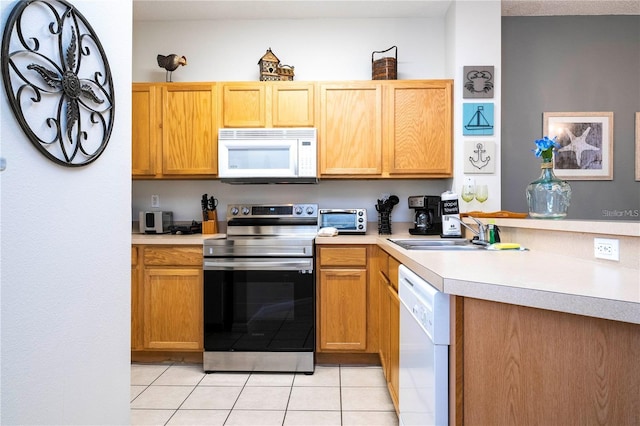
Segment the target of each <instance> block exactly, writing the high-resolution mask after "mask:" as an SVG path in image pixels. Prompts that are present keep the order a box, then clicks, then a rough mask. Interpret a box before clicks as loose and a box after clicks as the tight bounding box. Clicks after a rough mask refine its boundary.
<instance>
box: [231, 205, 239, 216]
mask: <svg viewBox="0 0 640 426" xmlns="http://www.w3.org/2000/svg"><path fill="white" fill-rule="evenodd" d="M238 213H239V210H238V208H237V207H232V208H231V214H232V215H233V216H237V215H238Z"/></svg>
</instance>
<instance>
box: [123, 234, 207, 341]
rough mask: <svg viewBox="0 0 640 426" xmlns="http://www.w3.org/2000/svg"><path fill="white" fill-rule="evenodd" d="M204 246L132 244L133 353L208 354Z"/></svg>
mask: <svg viewBox="0 0 640 426" xmlns="http://www.w3.org/2000/svg"><path fill="white" fill-rule="evenodd" d="M202 281H203V273H202V246H155V245H153V246H144V245H140V246H137V245H136V246H132V249H131V350H132V351H136V352H137V353H145V352H155V351H176V352H180V351H183V352H188V351H198V350H202V347H203V344H202V339H203V337H202V324H203V316H202V315H203V314H202V303H203V302H202V286H203V282H202Z"/></svg>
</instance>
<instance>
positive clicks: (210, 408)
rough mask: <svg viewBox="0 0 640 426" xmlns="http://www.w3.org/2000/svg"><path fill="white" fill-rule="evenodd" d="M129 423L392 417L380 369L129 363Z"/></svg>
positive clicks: (298, 425)
mask: <svg viewBox="0 0 640 426" xmlns="http://www.w3.org/2000/svg"><path fill="white" fill-rule="evenodd" d="M131 424H132V425H190V426H196V425H245V426H248V425H251V426H257V425H285V426H303V425H304V426H307V425H308V426H313V425H323V426H324V425H327V426H329V425H368V426H373V425H380V426H388V425H393V426H397V425H398V417H397V416H396V413H395V411H394V408H393V403H392V402H391V398H390V397H389V392H388V391H387V385H386V382H385V380H384V376H383V373H382V369H381V368H380V367H370V366H322V365H317V366H316V369H315V373H314V374H312V375H306V374H302V373H300V374H293V373H273V374H272V373H211V374H205V373H204V372H203V370H202V366H201V365H195V364H132V365H131Z"/></svg>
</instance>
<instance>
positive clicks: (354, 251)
mask: <svg viewBox="0 0 640 426" xmlns="http://www.w3.org/2000/svg"><path fill="white" fill-rule="evenodd" d="M318 253H319V256H318V257H319V259H320V266H321V267H322V266H363V267H366V266H367V248H366V247H320V249H319V250H318Z"/></svg>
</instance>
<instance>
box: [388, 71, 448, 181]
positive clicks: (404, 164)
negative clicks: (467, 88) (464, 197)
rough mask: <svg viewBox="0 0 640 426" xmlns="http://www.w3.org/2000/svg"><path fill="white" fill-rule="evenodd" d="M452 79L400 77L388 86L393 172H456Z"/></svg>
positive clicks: (441, 174)
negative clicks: (404, 78)
mask: <svg viewBox="0 0 640 426" xmlns="http://www.w3.org/2000/svg"><path fill="white" fill-rule="evenodd" d="M452 85H453V83H452V81H451V80H433V81H397V82H393V83H392V84H389V85H387V86H386V87H385V89H386V92H385V104H384V107H385V108H384V115H385V120H386V130H387V132H388V133H387V134H386V138H385V141H386V152H385V153H386V158H385V159H386V163H385V167H384V168H385V170H386V171H388V173H389V175H391V176H398V177H402V176H409V175H421V176H422V175H424V176H433V177H450V176H452V174H453V139H452V138H453V130H452V125H453V111H452V108H453V88H452Z"/></svg>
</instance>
